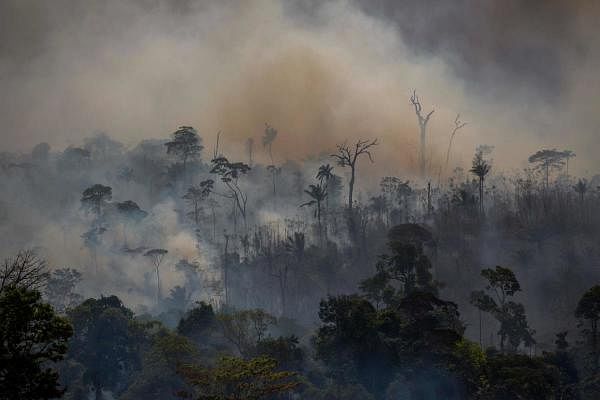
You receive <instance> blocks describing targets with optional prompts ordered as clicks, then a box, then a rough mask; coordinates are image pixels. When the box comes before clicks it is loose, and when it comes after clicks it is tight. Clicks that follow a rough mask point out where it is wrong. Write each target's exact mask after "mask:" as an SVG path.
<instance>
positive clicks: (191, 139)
mask: <svg viewBox="0 0 600 400" xmlns="http://www.w3.org/2000/svg"><path fill="white" fill-rule="evenodd" d="M165 146H167V154H174V155H176V156H177V157H179V158H180V159H181V161H182V162H183V174H184V176H185V175H186V168H187V161H188V160H189V159H194V158H198V157H200V152H201V151H202V149H203V148H204V146H202V139H201V138H200V136H198V133H197V132H196V130H195V129H194V128H192V127H191V126H180V127H179V129H177V130H176V131H175V132H173V133H172V134H171V140H170V141H169V142H167V143H165Z"/></svg>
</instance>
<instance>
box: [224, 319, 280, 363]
mask: <svg viewBox="0 0 600 400" xmlns="http://www.w3.org/2000/svg"><path fill="white" fill-rule="evenodd" d="M217 319H218V321H219V323H220V325H221V329H222V331H223V335H224V336H225V338H226V339H227V340H229V341H230V342H231V344H233V345H234V346H235V348H236V349H237V351H238V352H239V353H240V354H241V355H242V356H245V357H247V356H249V355H251V354H253V353H254V351H255V347H256V344H257V343H258V342H260V341H261V340H263V338H264V337H265V335H266V333H267V330H268V329H269V327H270V326H272V325H274V324H275V322H276V319H275V317H273V316H272V315H270V314H268V313H266V312H265V311H263V310H260V309H255V310H242V311H231V312H228V313H221V314H219V315H218V316H217Z"/></svg>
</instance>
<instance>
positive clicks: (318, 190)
mask: <svg viewBox="0 0 600 400" xmlns="http://www.w3.org/2000/svg"><path fill="white" fill-rule="evenodd" d="M308 188H309V190H305V191H304V193H306V194H307V195H309V196H310V198H311V199H312V200H310V201H307V202H306V203H302V204H300V207H305V206H308V207H312V206H316V207H315V212H314V216H315V218H316V219H317V223H318V227H319V237H321V232H322V230H321V203H323V201H324V200H325V198H326V197H327V192H326V191H325V189H324V188H323V187H322V186H321V185H320V184H319V185H309V187H308Z"/></svg>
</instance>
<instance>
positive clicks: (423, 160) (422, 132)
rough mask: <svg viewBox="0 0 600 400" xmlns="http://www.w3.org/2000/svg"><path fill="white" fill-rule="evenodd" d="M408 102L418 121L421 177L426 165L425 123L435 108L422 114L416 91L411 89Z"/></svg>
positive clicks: (423, 175) (423, 174) (424, 172)
mask: <svg viewBox="0 0 600 400" xmlns="http://www.w3.org/2000/svg"><path fill="white" fill-rule="evenodd" d="M410 103H411V104H412V105H413V107H414V108H415V114H416V115H417V122H418V123H419V132H420V138H421V146H420V150H419V169H420V171H421V177H423V178H424V177H425V174H426V167H427V124H428V123H429V119H430V118H431V116H432V115H433V113H434V111H435V110H431V111H429V113H427V115H425V116H423V113H422V110H423V107H422V106H421V100H420V99H419V96H417V91H416V90H413V94H412V96H411V97H410Z"/></svg>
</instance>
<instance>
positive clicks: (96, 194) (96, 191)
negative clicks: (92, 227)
mask: <svg viewBox="0 0 600 400" xmlns="http://www.w3.org/2000/svg"><path fill="white" fill-rule="evenodd" d="M111 199H112V188H111V187H110V186H104V185H101V184H98V183H97V184H95V185H93V186H90V187H89V188H87V189H85V190H84V191H83V193H82V196H81V205H82V206H83V207H84V208H85V209H87V210H89V211H91V212H92V213H94V214H95V216H96V219H99V218H100V217H102V211H103V208H104V207H105V206H106V203H107V202H109V201H110V200H111Z"/></svg>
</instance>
